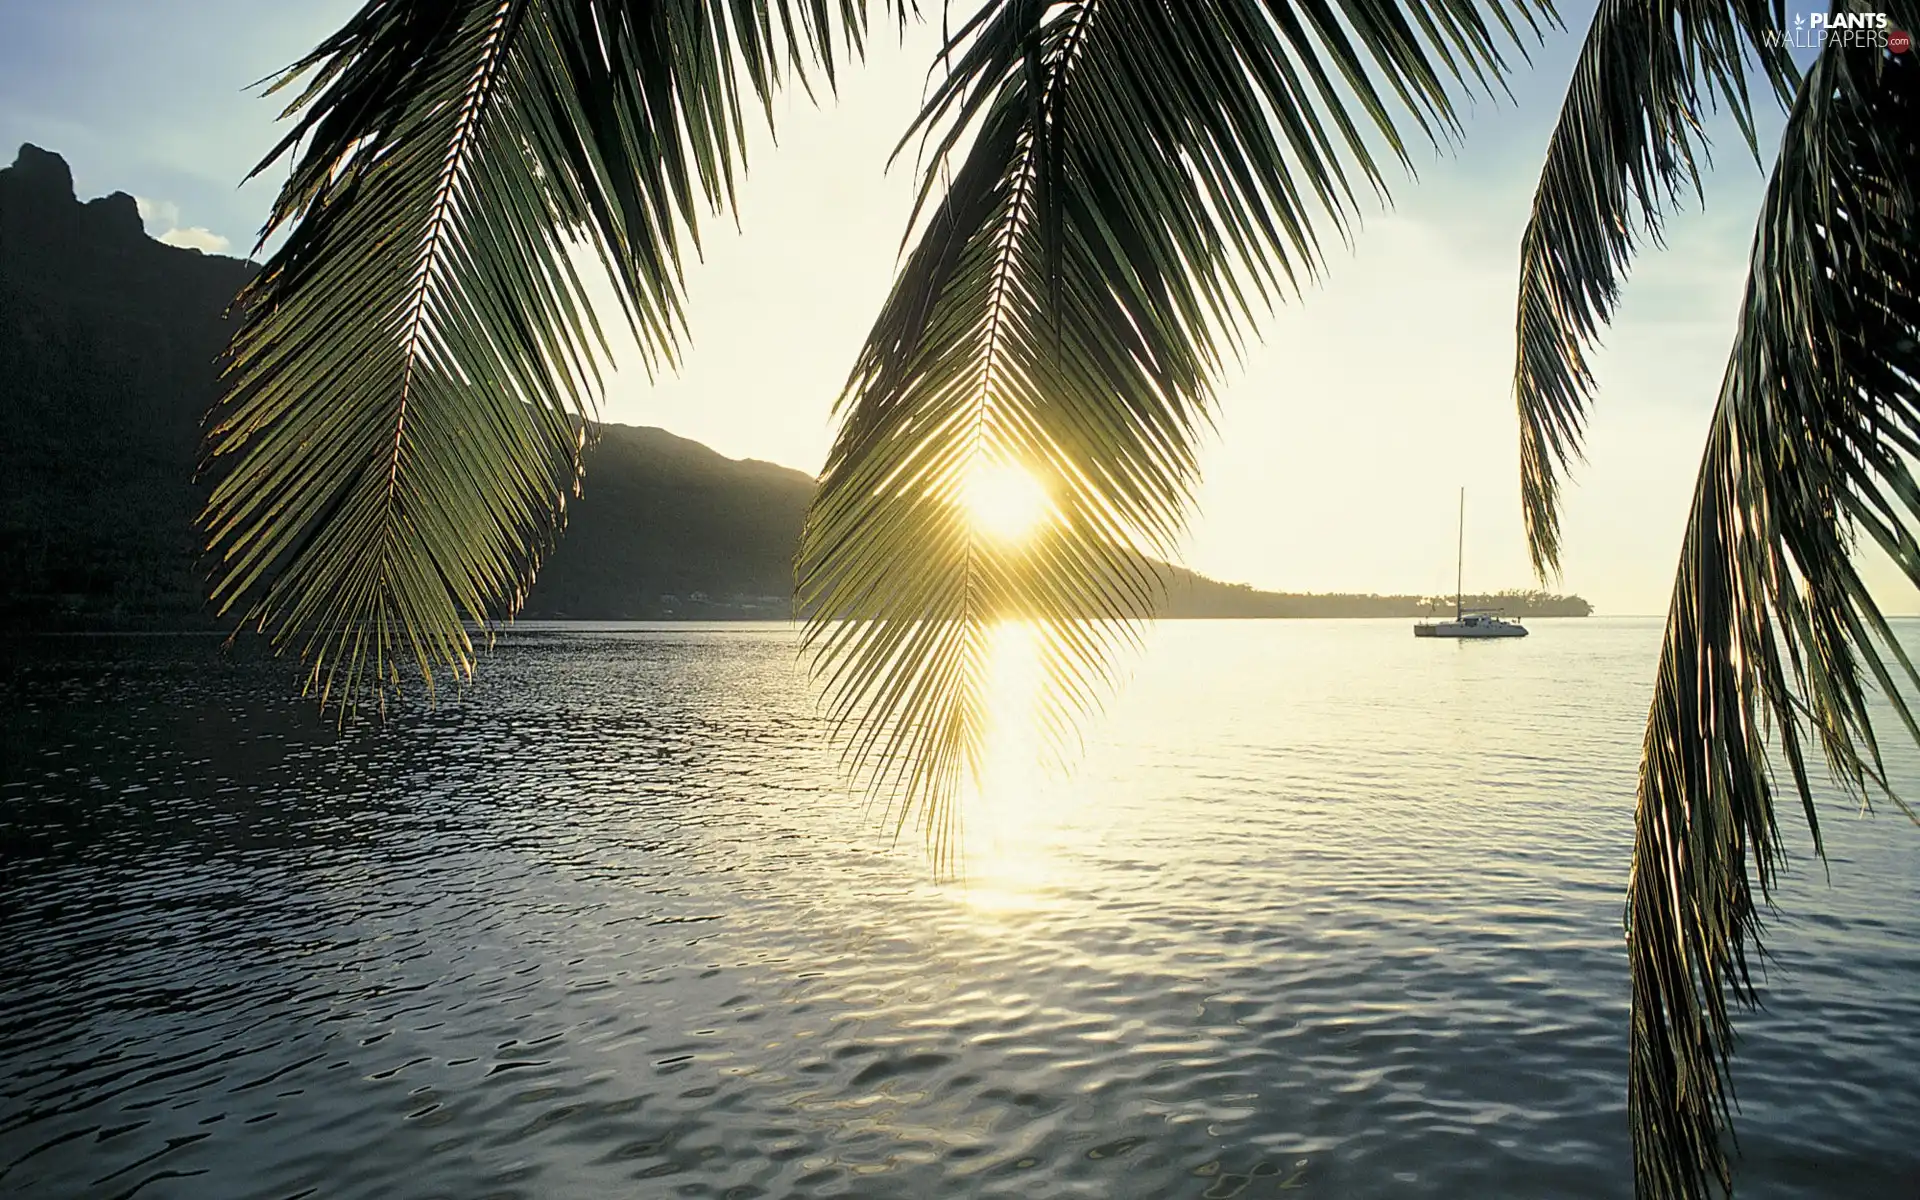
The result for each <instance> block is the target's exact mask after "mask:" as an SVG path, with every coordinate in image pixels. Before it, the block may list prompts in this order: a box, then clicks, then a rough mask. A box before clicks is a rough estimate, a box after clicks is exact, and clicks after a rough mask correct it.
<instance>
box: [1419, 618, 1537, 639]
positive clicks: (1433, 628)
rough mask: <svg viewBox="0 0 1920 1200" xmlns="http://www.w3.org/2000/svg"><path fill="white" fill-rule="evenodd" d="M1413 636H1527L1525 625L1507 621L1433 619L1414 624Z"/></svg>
mask: <svg viewBox="0 0 1920 1200" xmlns="http://www.w3.org/2000/svg"><path fill="white" fill-rule="evenodd" d="M1413 636H1415V637H1426V638H1520V637H1525V636H1527V627H1526V626H1524V625H1515V624H1512V623H1511V622H1507V621H1498V622H1495V621H1480V622H1475V623H1474V624H1468V623H1466V622H1464V621H1434V622H1431V623H1429V624H1422V625H1415V626H1414V627H1413Z"/></svg>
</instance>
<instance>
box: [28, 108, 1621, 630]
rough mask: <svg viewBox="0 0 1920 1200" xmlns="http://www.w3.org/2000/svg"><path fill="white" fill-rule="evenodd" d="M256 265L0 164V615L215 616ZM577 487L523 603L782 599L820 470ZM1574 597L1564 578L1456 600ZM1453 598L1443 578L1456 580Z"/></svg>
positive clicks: (37, 158)
mask: <svg viewBox="0 0 1920 1200" xmlns="http://www.w3.org/2000/svg"><path fill="white" fill-rule="evenodd" d="M257 270H258V268H257V267H256V266H255V265H254V264H253V263H250V262H245V261H242V260H240V259H234V258H227V257H223V256H219V255H209V254H202V253H201V252H199V251H197V250H190V249H180V248H176V247H173V246H167V245H163V244H161V243H159V242H157V241H154V240H153V239H151V238H149V237H147V235H146V232H145V230H144V228H143V227H142V225H141V221H140V215H139V211H138V208H137V206H136V205H135V202H134V200H133V198H132V197H131V196H128V195H126V194H125V193H123V192H116V193H114V194H113V195H111V196H107V197H103V198H101V199H98V200H93V201H89V202H87V203H85V204H82V203H81V202H80V201H79V200H78V199H77V198H76V197H75V195H74V191H73V176H72V173H71V171H70V170H69V169H68V167H67V164H66V163H65V161H63V160H62V159H61V158H60V157H59V156H58V155H56V154H52V153H49V152H48V151H45V150H41V149H39V148H37V147H34V146H23V147H22V148H21V150H20V153H19V156H18V158H16V160H15V161H14V164H13V166H11V167H9V168H6V169H0V422H3V423H4V424H3V425H0V428H4V429H5V430H6V433H5V435H4V437H0V620H4V621H5V623H6V624H7V625H8V626H10V627H24V628H103V627H122V628H154V627H161V628H172V627H182V626H196V625H197V626H200V627H208V626H210V625H211V624H212V617H211V615H210V614H209V613H208V611H207V606H206V604H205V602H204V590H203V588H204V579H205V576H206V571H205V567H204V564H202V563H201V562H200V561H199V550H198V548H199V539H198V537H197V536H196V534H195V531H194V529H193V518H194V515H195V514H196V513H197V512H198V511H199V507H200V504H201V501H202V500H203V498H204V491H203V486H204V485H198V484H196V483H195V482H194V480H193V476H194V467H195V463H196V461H197V459H198V454H199V452H198V445H199V429H200V422H201V420H202V418H203V416H204V415H205V413H206V411H207V409H208V408H209V407H210V406H211V404H212V402H213V400H214V397H215V396H216V394H217V389H218V386H219V383H218V375H217V367H216V362H217V360H218V358H219V356H220V354H221V352H222V350H223V349H224V347H225V346H226V343H227V341H228V339H229V338H230V337H231V335H232V332H233V328H232V323H231V321H230V320H229V319H228V317H227V315H226V311H227V308H228V306H229V305H230V304H231V302H232V300H233V297H234V295H235V293H237V292H238V291H239V289H240V288H241V287H243V286H244V285H245V284H246V282H247V281H248V280H249V279H251V278H252V277H253V274H254V273H255V272H256V271H257ZM597 433H598V441H597V445H596V446H595V447H594V449H593V450H592V451H591V453H590V455H589V457H588V460H587V478H586V483H585V486H584V494H583V495H582V496H581V498H580V499H579V500H578V501H577V502H575V503H574V504H573V505H571V506H570V507H569V511H568V521H567V528H566V532H565V533H564V535H563V536H562V537H561V540H560V543H559V546H558V547H557V548H556V549H555V551H554V553H553V555H552V556H551V558H550V559H549V560H548V562H547V563H546V565H545V566H544V568H543V569H542V571H541V573H540V577H539V580H538V582H537V583H536V584H535V585H534V587H533V589H532V592H531V595H530V596H529V598H528V602H527V605H526V608H525V609H524V610H523V611H522V613H521V614H520V615H521V617H522V618H523V619H534V620H541V619H545V620H554V619H569V618H571V619H581V620H636V619H659V618H669V617H688V618H699V617H703V618H739V617H769V618H780V617H788V616H791V615H792V613H793V605H792V599H791V596H792V590H793V556H794V551H795V548H796V546H797V544H798V540H799V536H800V531H801V528H802V526H803V525H804V523H805V520H806V511H807V505H808V502H809V501H810V499H811V498H812V495H813V490H814V481H813V479H812V478H811V477H809V476H808V475H807V474H805V473H804V472H801V471H795V470H791V469H789V468H786V467H780V466H775V465H774V464H771V463H764V462H758V461H753V460H745V461H742V460H735V459H729V458H726V457H724V456H723V455H720V454H718V453H716V452H715V451H713V450H711V449H709V448H707V447H706V446H703V445H701V444H699V443H698V442H693V441H689V440H687V439H685V438H681V437H676V436H675V435H673V434H671V433H668V432H666V431H665V430H662V429H651V428H636V427H632V426H625V425H602V426H599V427H598V430H597ZM1153 569H1154V570H1155V571H1157V572H1158V573H1160V575H1161V577H1162V579H1163V581H1164V582H1165V583H1166V584H1167V604H1166V606H1165V609H1164V612H1163V614H1162V615H1165V616H1169V617H1313V616H1412V615H1415V614H1418V613H1422V612H1426V611H1428V610H1429V609H1430V608H1431V607H1432V602H1431V601H1430V600H1428V599H1427V598H1424V597H1417V596H1351V595H1308V596H1299V595H1287V594H1283V593H1274V592H1260V591H1255V590H1254V589H1252V588H1248V587H1245V586H1241V585H1234V584H1223V583H1218V582H1215V581H1214V580H1211V579H1207V578H1205V577H1204V576H1200V575H1195V574H1193V573H1192V572H1189V571H1186V570H1183V569H1181V568H1177V567H1170V566H1166V565H1164V564H1159V563H1155V564H1153ZM1469 599H1470V601H1471V602H1473V603H1476V604H1486V605H1489V606H1498V607H1505V609H1506V610H1507V611H1508V612H1515V613H1520V614H1522V615H1578V616H1584V615H1586V614H1587V613H1588V612H1589V611H1591V610H1590V608H1589V606H1588V605H1587V604H1586V602H1585V601H1583V600H1580V599H1578V598H1577V597H1549V596H1545V595H1543V594H1537V593H1535V594H1520V593H1515V594H1513V595H1511V596H1508V597H1470V598H1469ZM1448 603H1449V605H1450V604H1451V597H1449V598H1448Z"/></svg>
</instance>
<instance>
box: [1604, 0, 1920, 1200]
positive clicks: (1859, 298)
mask: <svg viewBox="0 0 1920 1200" xmlns="http://www.w3.org/2000/svg"><path fill="white" fill-rule="evenodd" d="M1888 12H1889V15H1890V16H1891V17H1892V18H1893V20H1894V22H1895V24H1896V26H1897V25H1899V24H1901V23H1903V22H1904V23H1905V24H1906V26H1907V27H1909V28H1911V27H1912V26H1913V25H1914V24H1916V23H1920V6H1916V5H1915V4H1914V3H1912V0H1901V2H1900V3H1895V4H1891V5H1889V6H1888ZM1917 254H1920V64H1916V62H1915V59H1914V57H1913V56H1912V55H1906V56H1902V57H1897V58H1894V57H1888V56H1887V55H1885V54H1883V53H1880V52H1878V51H1875V50H1872V49H1866V48H1860V47H1839V46H1830V47H1829V48H1828V49H1827V50H1826V51H1824V52H1823V53H1822V55H1821V57H1820V59H1819V60H1818V62H1817V63H1816V65H1815V66H1814V68H1813V70H1812V72H1811V74H1810V76H1809V78H1808V80H1807V83H1806V85H1805V87H1804V88H1803V89H1802V90H1801V93H1800V96H1799V98H1798V100H1797V102H1796V103H1795V105H1794V107H1793V110H1792V112H1791V115H1790V118H1789V121H1788V125H1787V128H1786V132H1785V134H1784V136H1783V138H1782V142H1781V148H1780V155H1779V160H1778V163H1777V165H1776V167H1775V170H1774V177H1773V179H1772V181H1771V184H1770V185H1769V187H1768V190H1767V195H1766V200H1765V205H1764V208H1763V211H1762V214H1761V217H1760V224H1759V229H1758V232H1757V233H1756V235H1755V239H1754V247H1753V255H1752V264H1751V274H1750V277H1749V281H1748V285H1747V292H1746V298H1745V302H1744V305H1743V308H1742V311H1741V320H1740V329H1739V334H1738V338H1737V341H1736V343H1735V346H1734V350H1733V355H1732V359H1731V361H1730V362H1729V364H1728V367H1727V372H1726V376H1725V380H1724V382H1723V384H1722V387H1721V393H1720V399H1719V405H1718V408H1717V410H1716V413H1715V416H1714V422H1713V427H1712V432H1711V434H1710V435H1709V440H1708V445H1707V450H1706V456H1705V459H1704V461H1703V463H1702V465H1701V469H1700V479H1699V485H1698V489H1697V491H1696V492H1695V495H1694V501H1693V509H1692V514H1691V517H1690V519H1689V521H1688V525H1687V535H1686V540H1685V545H1684V549H1683V550H1682V552H1681V560H1680V569H1679V575H1678V578H1677V580H1676V582H1675V585H1674V594H1673V604H1672V608H1671V611H1670V614H1669V616H1668V621H1667V634H1666V644H1665V647H1664V649H1663V650H1662V653H1661V660H1660V672H1659V676H1658V680H1657V683H1656V687H1655V692H1654V699H1653V706H1652V711H1651V713H1650V715H1649V718H1648V722H1647V733H1646V745H1645V758H1644V761H1643V765H1642V767H1641V776H1640V789H1639V807H1638V816H1637V829H1638V832H1637V836H1636V842H1635V848H1634V869H1633V878H1632V882H1631V884H1630V887H1629V900H1628V909H1627V931H1628V944H1629V955H1630V958H1631V962H1632V969H1633V1030H1632V1062H1631V1067H1630V1072H1631V1074H1630V1081H1631V1083H1630V1097H1629V1106H1630V1112H1631V1118H1632V1127H1633V1141H1634V1149H1635V1162H1636V1178H1637V1182H1638V1187H1639V1191H1640V1194H1642V1195H1646V1196H1659V1197H1665V1196H1698V1195H1703V1194H1707V1193H1708V1191H1709V1190H1710V1189H1711V1188H1712V1186H1713V1184H1714V1183H1715V1182H1716V1181H1717V1182H1719V1183H1720V1184H1721V1185H1723V1186H1730V1184H1729V1183H1728V1179H1729V1176H1728V1168H1727V1159H1726V1154H1725V1151H1724V1149H1723V1145H1722V1135H1723V1133H1726V1132H1727V1131H1728V1130H1729V1123H1728V1101H1729V1097H1730V1095H1731V1081H1730V1077H1729V1075H1728V1066H1729V1056H1730V1054H1731V1052H1732V1048H1733V1031H1732V1027H1731V1024H1730V1021H1729V1016H1728V1005H1727V998H1728V997H1729V996H1731V997H1733V998H1735V999H1736V1000H1739V1001H1745V1002H1751V1001H1752V1000H1753V999H1754V992H1753V988H1752V982H1751V979H1750V977H1749V974H1748V961H1749V959H1748V955H1749V952H1750V951H1752V952H1758V950H1759V924H1758V919H1757V903H1764V902H1765V900H1766V897H1767V895H1768V891H1769V888H1770V886H1771V883H1772V880H1773V878H1774V873H1775V872H1776V871H1777V870H1778V869H1779V867H1780V866H1781V864H1782V862H1783V859H1782V851H1781V847H1780V843H1779V839H1778V828H1777V825H1776V820H1775V811H1774V800H1775V793H1776V789H1777V787H1778V784H1777V781H1776V778H1775V776H1774V773H1773V770H1774V767H1775V766H1776V764H1778V763H1780V762H1784V764H1785V766H1786V770H1787V774H1788V775H1789V776H1790V778H1791V780H1792V785H1791V786H1792V787H1793V789H1794V791H1795V792H1796V793H1797V794H1798V796H1799V798H1800V802H1801V805H1802V807H1803V808H1804V810H1805V813H1806V818H1807V821H1808V824H1809V826H1810V827H1811V828H1812V829H1813V833H1814V839H1815V846H1816V849H1817V848H1818V845H1819V823H1818V820H1817V817H1816V814H1815V811H1814V806H1813V796H1812V785H1811V782H1810V778H1809V769H1808V763H1807V759H1808V757H1809V755H1810V753H1811V752H1812V750H1813V747H1814V746H1815V745H1817V746H1818V750H1819V752H1820V753H1821V754H1822V755H1823V757H1824V758H1825V760H1826V762H1827V764H1828V766H1829V768H1830V769H1831V773H1832V775H1833V777H1834V778H1835V780H1836V781H1837V782H1838V783H1839V784H1840V785H1841V786H1842V787H1843V788H1844V789H1846V790H1847V791H1849V792H1851V793H1853V794H1854V795H1855V796H1856V797H1857V798H1858V799H1859V800H1860V801H1862V802H1865V801H1867V800H1868V799H1869V797H1870V795H1873V794H1877V795H1882V796H1889V797H1890V796H1891V793H1890V792H1889V791H1887V781H1886V777H1885V772H1884V770H1883V768H1882V761H1881V755H1880V750H1879V746H1878V743H1877V742H1876V740H1875V733H1874V727H1873V722H1872V720H1871V719H1870V713H1869V708H1868V703H1869V698H1870V696H1871V695H1873V694H1878V695H1879V696H1881V697H1883V698H1884V699H1885V700H1886V701H1887V702H1889V703H1890V704H1891V705H1892V707H1893V710H1894V711H1895V713H1896V714H1897V716H1898V719H1899V720H1901V721H1902V722H1903V723H1904V724H1905V726H1906V728H1907V730H1908V732H1909V733H1911V734H1913V735H1914V736H1915V737H1917V738H1920V727H1916V725H1915V722H1914V719H1913V715H1912V713H1911V711H1910V709H1909V707H1908V702H1907V701H1905V700H1903V698H1902V694H1901V689H1902V687H1907V688H1912V687H1915V686H1920V675H1916V673H1915V671H1914V668H1913V664H1912V663H1911V662H1910V661H1908V659H1907V656H1906V654H1905V652H1904V651H1903V650H1902V649H1901V648H1900V646H1899V643H1898V642H1897V641H1895V640H1894V637H1893V634H1892V632H1891V631H1890V630H1889V629H1888V627H1887V623H1886V621H1885V619H1884V618H1883V617H1882V616H1881V613H1880V611H1879V609H1878V607H1877V606H1876V605H1875V603H1874V601H1873V598H1872V597H1871V596H1870V595H1869V594H1868V592H1867V589H1866V586H1865V585H1864V583H1863V582H1862V580H1861V577H1860V575H1859V573H1858V571H1857V570H1856V568H1855V566H1854V564H1853V560H1852V552H1853V550H1854V548H1855V542H1856V540H1857V539H1858V538H1859V537H1860V535H1861V534H1862V533H1863V532H1864V534H1865V535H1866V536H1867V538H1868V540H1870V541H1871V542H1872V543H1873V544H1875V545H1877V546H1879V547H1880V548H1881V549H1882V550H1884V551H1885V552H1886V553H1887V555H1888V556H1890V557H1891V558H1892V559H1893V560H1894V561H1895V562H1897V563H1898V564H1899V565H1900V567H1901V568H1902V569H1903V570H1904V571H1905V573H1906V575H1907V577H1908V578H1909V579H1911V580H1912V581H1913V582H1914V583H1915V585H1916V586H1920V543H1916V541H1915V538H1914V532H1913V531H1914V529H1915V527H1916V522H1920V481H1916V479H1915V477H1914V474H1913V471H1912V466H1911V464H1912V462H1913V458H1914V456H1915V455H1917V454H1920V295H1917V294H1916V288H1915V284H1914V272H1913V263H1914V262H1915V261H1916V255H1917ZM1895 799H1896V802H1897V798H1895ZM1902 807H1903V808H1905V806H1904V805H1902ZM1909 815H1912V814H1911V811H1910V810H1909ZM1756 895H1757V900H1756Z"/></svg>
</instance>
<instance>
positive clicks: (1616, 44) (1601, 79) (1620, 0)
mask: <svg viewBox="0 0 1920 1200" xmlns="http://www.w3.org/2000/svg"><path fill="white" fill-rule="evenodd" d="M1778 28H1779V6H1778V5H1777V4H1770V3H1769V0H1733V2H1732V3H1727V2H1725V0H1602V3H1601V5H1600V7H1599V10H1598V11H1597V12H1596V13H1595V14H1594V18H1593V24H1592V26H1591V27H1590V28H1589V30H1588V32H1587V37H1586V41H1585V43H1584V44H1583V45H1582V46H1581V50H1580V57H1579V59H1578V61H1577V63H1576V64H1575V66H1574V71H1573V80H1572V83H1571V84H1570V85H1569V87H1568V89H1567V98H1566V102H1565V105H1564V106H1563V107H1562V109H1561V112H1560V119H1559V121H1558V123H1557V124H1556V125H1555V127H1554V131H1553V137H1552V140H1551V141H1550V142H1549V143H1548V146H1547V155H1546V162H1545V164H1544V166H1543V167H1542V168H1541V172H1540V182H1539V186H1538V188H1537V189H1536V191H1535V193H1534V199H1533V215H1532V217H1531V218H1530V219H1529V220H1528V222H1527V229H1526V233H1525V234H1524V236H1523V237H1522V239H1521V243H1520V301H1519V313H1518V317H1517V319H1516V321H1515V325H1516V333H1517V341H1518V356H1517V361H1516V363H1515V366H1514V380H1513V383H1514V398H1515V401H1516V403H1517V404H1518V406H1519V410H1520V467H1521V493H1522V501H1523V509H1524V512H1525V516H1526V522H1527V542H1528V547H1529V549H1530V550H1531V551H1532V554H1533V564H1534V569H1535V570H1536V571H1538V572H1539V573H1540V575H1541V577H1542V578H1545V577H1547V576H1549V575H1551V574H1552V573H1554V572H1556V571H1557V570H1558V569H1559V559H1560V516H1559V498H1560V480H1561V477H1562V476H1563V475H1564V474H1565V473H1566V471H1567V469H1568V467H1569V465H1570V464H1571V461H1572V460H1573V459H1574V458H1575V457H1577V456H1578V454H1579V452H1580V439H1581V435H1582V433H1583V431H1584V428H1585V424H1586V411H1587V404H1588V402H1589V400H1590V399H1591V396H1592V391H1593V376H1592V373H1591V371H1590V369H1589V367H1588V364H1587V352H1588V351H1589V350H1590V349H1591V348H1592V346H1593V344H1594V342H1595V341H1596V340H1597V338H1598V337H1599V333H1600V330H1601V328H1602V327H1604V326H1605V325H1606V323H1607V321H1608V320H1609V318H1611V316H1612V315H1613V310H1614V306H1615V305H1616V304H1617V303H1618V301H1619V297H1620V283H1621V280H1622V278H1623V277H1624V276H1625V274H1626V270H1627V266H1628V264H1629V263H1630V262H1631V261H1632V259H1633V256H1634V253H1635V251H1636V250H1637V249H1638V246H1639V244H1640V242H1641V240H1642V239H1643V238H1653V239H1655V240H1657V239H1658V238H1659V236H1660V225H1661V222H1662V219H1663V217H1664V214H1665V212H1666V211H1667V210H1668V209H1670V208H1671V207H1672V206H1673V205H1675V204H1677V203H1678V202H1679V201H1680V200H1681V198H1682V197H1683V195H1684V193H1685V192H1686V191H1687V190H1688V189H1692V190H1694V191H1695V192H1696V193H1697V192H1698V190H1699V184H1700V173H1699V167H1700V162H1701V160H1702V158H1703V157H1704V155H1705V152H1706V141H1705V138H1704V136H1703V134H1702V133H1701V126H1702V124H1703V122H1704V120H1705V117H1706V115H1707V112H1708V110H1709V108H1710V107H1711V106H1712V104H1713V103H1714V102H1715V100H1716V98H1717V99H1718V100H1719V101H1721V102H1724V103H1725V104H1726V106H1727V108H1728V110H1729V111H1730V112H1731V113H1732V115H1733V117H1734V119H1735V120H1736V121H1737V122H1738V124H1739V127H1740V129H1741V132H1742V133H1743V134H1744V135H1745V137H1746V140H1747V144H1748V147H1749V149H1751V150H1752V151H1753V152H1754V154H1755V156H1756V158H1757V156H1758V154H1759V146H1758V143H1757V142H1756V140H1755V136H1754V129H1753V112H1752V102H1751V100H1750V98H1749V95H1748V86H1747V80H1746V67H1745V61H1746V59H1747V56H1748V55H1750V54H1751V55H1754V56H1756V57H1757V58H1758V61H1759V63H1760V67H1761V70H1762V72H1763V73H1764V74H1765V75H1766V77H1767V80H1768V82H1769V83H1770V84H1771V85H1772V87H1773V90H1774V93H1775V95H1776V96H1777V97H1778V98H1779V99H1780V101H1781V102H1782V103H1783V104H1784V103H1786V102H1788V101H1789V100H1791V98H1792V95H1793V89H1794V86H1795V84H1796V83H1797V82H1798V72H1797V71H1796V70H1795V68H1794V66H1793V63H1792V61H1791V59H1789V58H1788V56H1787V51H1786V50H1785V49H1784V48H1783V47H1781V46H1779V45H1777V44H1774V45H1770V44H1769V40H1770V39H1769V38H1768V37H1767V34H1768V33H1770V32H1773V31H1776V30H1777V29H1778Z"/></svg>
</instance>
